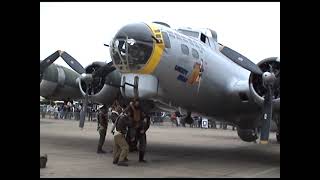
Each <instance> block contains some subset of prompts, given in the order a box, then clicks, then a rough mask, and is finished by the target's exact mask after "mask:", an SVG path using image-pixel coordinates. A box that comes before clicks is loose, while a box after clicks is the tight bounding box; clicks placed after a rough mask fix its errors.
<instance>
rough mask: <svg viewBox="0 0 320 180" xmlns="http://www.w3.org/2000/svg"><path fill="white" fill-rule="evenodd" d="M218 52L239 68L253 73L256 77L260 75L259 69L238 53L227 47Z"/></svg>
mask: <svg viewBox="0 0 320 180" xmlns="http://www.w3.org/2000/svg"><path fill="white" fill-rule="evenodd" d="M220 52H221V53H222V54H223V55H225V56H227V57H228V58H229V59H231V60H232V61H233V62H234V63H236V64H238V65H239V66H241V67H243V68H245V69H246V70H248V71H250V72H253V73H255V74H258V75H262V73H263V72H262V71H261V69H260V68H259V67H258V66H257V65H256V64H255V63H253V62H252V61H250V60H249V59H248V58H246V57H245V56H243V55H241V54H240V53H238V52H236V51H234V50H232V49H230V48H229V47H227V46H223V48H222V49H221V50H220Z"/></svg>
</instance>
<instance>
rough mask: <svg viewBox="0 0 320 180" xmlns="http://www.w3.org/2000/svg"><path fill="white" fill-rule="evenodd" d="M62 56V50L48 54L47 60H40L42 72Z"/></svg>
mask: <svg viewBox="0 0 320 180" xmlns="http://www.w3.org/2000/svg"><path fill="white" fill-rule="evenodd" d="M59 56H60V50H58V51H56V52H54V53H53V54H51V55H50V56H48V57H47V58H46V59H45V60H43V61H41V62H40V73H43V72H44V71H45V70H46V69H47V67H49V66H50V65H51V64H52V63H53V62H54V61H55V60H56V59H58V58H59Z"/></svg>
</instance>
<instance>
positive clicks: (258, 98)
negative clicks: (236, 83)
mask: <svg viewBox="0 0 320 180" xmlns="http://www.w3.org/2000/svg"><path fill="white" fill-rule="evenodd" d="M257 65H258V66H259V67H260V69H261V70H262V71H263V72H267V71H268V72H270V70H271V69H272V71H273V72H274V73H275V74H276V76H277V77H279V78H280V58H277V57H271V58H266V59H264V60H262V61H260V62H259V63H258V64H257ZM249 89H250V94H251V96H252V97H253V100H254V101H255V102H256V103H257V104H258V105H260V106H263V101H264V98H263V95H264V94H265V93H266V88H265V87H264V86H263V82H262V76H261V75H257V74H255V73H251V74H250V78H249ZM273 91H274V99H273V109H274V110H280V85H279V86H278V87H275V88H274V89H273Z"/></svg>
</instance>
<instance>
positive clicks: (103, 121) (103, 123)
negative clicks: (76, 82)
mask: <svg viewBox="0 0 320 180" xmlns="http://www.w3.org/2000/svg"><path fill="white" fill-rule="evenodd" d="M107 113H108V109H107V107H106V106H105V105H104V106H102V107H101V108H100V109H99V114H98V128H97V130H98V131H99V135H100V138H99V142H98V149H97V153H98V154H100V153H106V152H105V151H104V150H102V146H103V144H104V142H105V139H106V135H107V129H108V116H107Z"/></svg>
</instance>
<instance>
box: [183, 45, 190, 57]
mask: <svg viewBox="0 0 320 180" xmlns="http://www.w3.org/2000/svg"><path fill="white" fill-rule="evenodd" d="M181 51H182V53H183V54H185V55H189V48H188V46H186V45H185V44H181Z"/></svg>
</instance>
